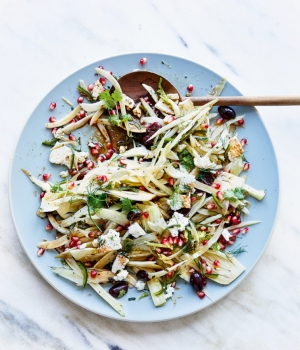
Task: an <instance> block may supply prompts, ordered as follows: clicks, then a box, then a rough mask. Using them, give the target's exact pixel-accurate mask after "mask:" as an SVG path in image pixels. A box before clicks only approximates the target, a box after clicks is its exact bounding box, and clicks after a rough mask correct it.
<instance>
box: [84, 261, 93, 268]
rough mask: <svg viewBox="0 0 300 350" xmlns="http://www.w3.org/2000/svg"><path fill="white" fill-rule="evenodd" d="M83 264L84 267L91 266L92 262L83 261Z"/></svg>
mask: <svg viewBox="0 0 300 350" xmlns="http://www.w3.org/2000/svg"><path fill="white" fill-rule="evenodd" d="M84 265H85V267H92V266H93V264H92V263H91V262H89V261H88V262H85V263H84Z"/></svg>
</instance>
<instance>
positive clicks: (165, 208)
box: [22, 68, 265, 316]
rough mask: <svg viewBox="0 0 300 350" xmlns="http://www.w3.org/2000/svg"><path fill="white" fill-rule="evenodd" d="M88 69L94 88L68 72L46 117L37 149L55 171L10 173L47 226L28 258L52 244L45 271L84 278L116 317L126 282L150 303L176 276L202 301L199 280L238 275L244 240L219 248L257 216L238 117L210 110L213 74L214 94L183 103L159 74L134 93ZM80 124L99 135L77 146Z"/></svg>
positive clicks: (166, 292) (169, 291) (81, 282)
mask: <svg viewBox="0 0 300 350" xmlns="http://www.w3.org/2000/svg"><path fill="white" fill-rule="evenodd" d="M96 72H97V74H98V75H99V79H98V80H97V81H96V82H95V84H89V85H88V86H86V84H85V83H84V81H82V80H80V82H79V85H78V91H79V93H80V97H78V100H77V101H78V105H77V106H76V107H74V106H73V105H72V103H71V102H69V101H68V100H67V99H65V98H63V99H64V101H65V102H66V103H67V104H70V106H71V107H72V110H71V112H70V113H69V114H67V115H66V116H64V117H63V118H62V119H60V120H56V118H54V117H51V118H50V119H49V123H47V124H46V128H48V129H50V130H51V132H52V134H53V137H52V139H51V140H45V141H44V142H43V145H44V146H49V147H51V150H50V153H49V161H50V162H51V163H53V164H57V165H58V166H62V167H63V169H62V171H61V173H60V176H61V179H60V180H59V181H57V182H51V181H50V177H51V175H50V174H43V175H42V177H43V179H39V178H38V177H34V176H33V175H31V174H30V173H29V171H27V170H25V169H22V170H23V171H24V173H25V174H26V175H27V176H28V177H29V179H30V180H31V181H32V182H33V183H34V184H36V185H37V186H38V187H40V188H41V191H42V192H41V194H40V198H41V203H40V206H39V208H38V209H37V215H38V216H39V217H41V218H47V219H48V220H49V224H48V225H47V226H46V229H47V230H49V231H52V230H53V232H55V237H53V240H52V241H42V242H40V243H39V244H38V248H39V250H38V255H39V256H42V255H43V254H44V252H45V250H48V249H55V250H56V251H57V255H56V258H57V259H60V260H61V262H62V265H61V266H59V267H57V266H56V267H52V270H53V272H54V273H56V274H57V275H59V276H61V277H63V278H66V279H68V280H70V281H72V282H74V283H75V284H76V286H77V287H80V288H85V287H86V286H87V285H89V286H90V287H92V288H93V289H94V290H95V291H96V293H98V294H99V295H100V297H101V298H103V299H104V300H105V301H106V302H107V303H109V304H110V305H111V306H112V307H113V308H114V309H115V310H116V311H117V312H118V313H119V314H120V315H121V316H124V315H125V314H124V310H123V305H122V303H121V302H120V300H122V299H120V298H122V297H123V296H124V295H126V294H127V292H128V290H129V288H136V289H137V290H138V291H140V294H141V295H140V299H141V298H143V297H145V296H148V295H151V297H152V300H153V303H154V305H155V306H156V307H158V306H163V305H164V304H165V303H166V302H172V301H169V300H168V299H172V300H173V302H175V298H176V296H175V293H174V292H175V289H176V281H177V279H183V280H185V281H186V282H188V283H190V284H191V288H194V289H195V292H196V293H197V294H198V296H199V298H200V299H202V298H204V297H205V296H206V297H209V288H208V287H209V284H208V286H207V283H208V280H211V281H213V282H209V283H219V284H223V285H226V284H230V283H231V282H232V281H234V280H235V279H236V278H237V277H238V276H239V275H240V274H241V273H242V272H243V271H244V267H243V266H242V264H241V263H239V262H238V260H237V258H236V257H235V256H236V255H237V254H239V253H242V252H244V251H245V248H244V247H243V246H241V245H237V246H236V247H235V248H234V249H231V250H228V247H230V246H231V245H233V244H234V243H235V241H236V237H237V236H238V235H239V234H246V233H247V232H248V227H249V226H250V225H253V224H257V223H258V221H247V220H246V216H247V214H248V213H249V201H248V196H253V197H254V198H256V199H257V200H262V199H263V197H264V196H265V191H262V190H257V189H254V188H252V187H251V186H250V185H248V184H246V175H245V174H246V171H247V170H248V169H249V163H248V162H247V160H246V159H245V157H244V147H245V146H246V144H247V140H246V139H242V140H239V139H238V128H240V127H243V125H244V116H243V115H241V116H237V115H236V113H235V111H234V110H233V109H232V108H230V107H219V108H218V112H212V108H213V106H214V104H215V103H216V101H217V96H218V95H219V94H220V93H221V91H222V89H223V87H224V85H225V83H226V82H225V81H224V80H222V81H221V82H220V84H218V85H217V86H216V87H214V89H213V91H212V94H213V95H214V96H215V97H216V99H215V100H214V101H212V102H210V103H207V104H206V105H203V106H200V107H195V106H194V105H193V103H192V101H191V100H190V99H188V98H187V99H186V100H184V101H183V102H181V101H180V99H179V95H178V94H166V93H165V91H164V90H163V88H162V81H163V78H161V80H160V81H159V83H158V88H157V89H154V88H153V87H151V86H148V85H145V84H143V86H144V88H145V94H144V96H143V97H141V98H140V99H139V100H138V101H134V100H133V99H131V98H130V96H126V95H125V94H123V92H122V89H121V87H120V85H119V83H118V81H117V79H116V78H115V77H114V76H113V75H112V74H111V72H109V71H106V70H104V69H102V68H96ZM108 82H109V83H110V84H111V85H112V88H111V89H109V88H108V87H107V84H108ZM192 90H193V87H192V85H189V86H188V94H191V92H192ZM55 108H56V104H55V103H54V102H52V103H51V104H50V109H51V110H54V109H55ZM89 125H90V127H91V128H92V127H96V128H97V131H98V132H99V133H100V134H101V140H102V141H101V142H100V141H95V140H93V141H92V142H89V143H88V144H87V145H83V144H82V142H81V140H80V138H78V137H76V136H75V134H73V132H76V130H77V129H80V128H82V127H87V126H89ZM95 130H96V129H95ZM116 135H121V138H120V137H119V140H117V139H116V137H115V136H116ZM103 140H105V142H103ZM242 218H243V221H242ZM103 284H104V285H105V286H106V285H107V286H108V290H107V288H103V286H102V285H103ZM186 288H188V286H186ZM130 299H131V298H129V300H130Z"/></svg>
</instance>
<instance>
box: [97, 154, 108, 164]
mask: <svg viewBox="0 0 300 350" xmlns="http://www.w3.org/2000/svg"><path fill="white" fill-rule="evenodd" d="M105 159H106V157H105V155H104V154H101V155H100V157H99V158H98V161H99V162H101V163H103V162H104V161H105Z"/></svg>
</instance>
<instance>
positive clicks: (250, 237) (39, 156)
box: [10, 53, 279, 322]
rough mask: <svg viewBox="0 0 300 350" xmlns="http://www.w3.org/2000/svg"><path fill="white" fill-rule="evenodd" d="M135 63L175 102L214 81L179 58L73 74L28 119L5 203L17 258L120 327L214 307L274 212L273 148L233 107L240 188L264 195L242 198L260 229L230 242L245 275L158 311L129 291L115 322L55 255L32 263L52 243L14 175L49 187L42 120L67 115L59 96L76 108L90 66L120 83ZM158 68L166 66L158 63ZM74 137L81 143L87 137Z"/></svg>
mask: <svg viewBox="0 0 300 350" xmlns="http://www.w3.org/2000/svg"><path fill="white" fill-rule="evenodd" d="M141 57H147V63H146V65H145V66H143V69H148V70H150V71H153V72H155V73H158V74H161V75H162V76H164V77H166V79H168V80H169V81H170V82H172V83H173V84H174V85H175V86H176V87H177V89H178V90H179V92H180V93H181V94H182V95H183V96H184V95H185V93H186V87H187V85H188V84H190V83H193V84H194V87H195V88H194V91H193V95H194V96H201V95H206V94H207V93H208V92H209V91H210V90H211V87H212V86H214V85H215V84H217V83H218V82H219V80H220V78H221V77H220V76H219V75H218V74H216V73H214V72H212V71H211V70H209V69H207V68H205V67H203V66H201V65H200V64H198V63H195V62H191V61H188V60H186V59H182V58H179V57H173V56H167V55H160V54H149V53H148V54H145V53H142V54H141V53H135V54H126V55H121V56H116V57H111V58H106V59H103V60H101V61H99V62H96V63H94V64H91V65H89V66H87V67H84V68H82V69H80V70H79V71H77V72H75V73H74V74H72V75H71V76H69V77H68V78H66V79H65V80H63V81H62V82H61V83H59V84H58V85H57V86H56V87H55V88H54V89H53V90H52V91H50V92H49V94H47V96H46V97H45V98H44V99H43V100H42V101H41V102H40V103H39V104H38V106H37V107H36V109H35V110H34V112H33V113H32V114H31V116H30V118H29V119H28V122H27V123H26V125H25V127H24V130H23V132H22V134H21V136H20V139H19V141H18V144H17V147H16V151H15V155H14V159H13V163H12V167H11V175H10V200H11V209H12V214H13V218H14V222H15V226H16V229H17V232H18V235H19V238H20V241H21V244H22V245H23V247H24V250H25V253H26V254H27V256H28V258H29V259H30V261H31V262H32V263H33V265H34V266H35V268H36V269H37V270H38V271H39V272H40V274H41V275H42V276H43V277H44V278H45V279H46V280H47V281H48V282H49V284H51V286H53V287H54V288H55V289H56V290H57V291H59V292H60V293H61V294H63V295H64V296H65V297H66V298H68V299H70V300H71V301H73V302H74V303H76V304H78V305H80V306H82V307H83V308H85V309H88V310H90V311H92V312H95V313H97V314H99V315H103V316H107V317H110V318H115V319H119V320H125V321H139V322H153V321H163V320H169V319H173V318H178V317H181V316H186V315H189V314H192V313H194V312H197V311H200V310H202V309H204V308H206V307H208V306H210V305H212V304H213V303H214V302H216V301H219V300H220V299H221V298H223V297H224V296H225V295H227V294H228V293H229V292H231V291H232V290H233V289H234V288H235V287H236V286H237V285H238V284H239V283H240V282H241V281H242V280H243V279H244V278H245V277H246V276H247V274H248V273H249V272H250V270H251V269H252V268H253V267H254V265H255V264H256V262H257V261H258V259H259V257H260V256H261V254H262V252H263V251H264V249H265V247H266V245H267V243H268V240H269V238H270V236H271V232H272V228H273V225H274V222H275V217H276V211H277V205H278V196H279V179H278V169H277V162H276V157H275V154H274V149H273V146H272V143H271V140H270V138H269V135H268V133H267V130H266V129H265V127H264V125H263V123H262V121H261V119H260V117H259V115H258V113H257V111H256V110H255V109H254V108H250V107H237V108H235V110H236V113H237V114H238V115H240V114H246V117H245V129H242V128H240V129H239V138H240V139H241V138H243V137H246V138H247V140H248V143H249V146H247V147H246V153H245V156H246V158H247V160H248V161H249V162H250V163H251V168H250V170H249V171H248V179H247V183H248V184H249V185H251V186H253V187H255V188H257V189H266V190H267V195H266V197H265V198H264V200H263V202H258V201H256V200H254V199H252V198H251V199H250V201H251V208H250V210H251V214H250V215H249V217H248V218H247V220H261V223H260V224H258V225H255V226H251V227H250V229H249V232H248V233H247V234H246V235H244V236H243V237H242V238H241V239H238V240H237V241H238V243H241V244H242V245H246V246H247V251H248V253H244V254H242V255H240V256H239V257H238V259H239V261H240V262H241V263H242V264H243V265H244V266H245V268H246V271H245V272H244V273H243V274H242V275H241V276H240V277H239V278H238V279H236V280H235V281H234V282H233V283H231V284H230V285H228V286H221V285H218V284H216V283H214V282H211V281H209V282H208V285H207V290H208V292H209V295H210V296H211V298H212V300H210V299H209V298H208V297H205V298H204V299H202V300H200V299H199V298H198V296H197V295H196V293H195V292H194V291H193V289H192V288H191V287H190V285H187V284H185V283H183V282H179V283H178V287H179V288H180V289H179V290H178V291H176V293H175V294H176V295H177V296H181V298H179V299H177V303H176V306H174V305H173V303H172V301H171V300H168V302H167V304H166V305H165V306H163V307H160V308H155V306H154V305H153V303H152V300H151V298H150V297H147V298H144V299H142V300H140V301H138V296H139V295H140V294H138V293H137V292H136V291H135V290H130V291H129V293H128V294H127V295H126V297H123V298H122V299H121V301H122V303H123V305H124V310H125V315H126V316H125V317H124V318H123V317H121V316H119V315H118V313H117V312H116V311H114V310H113V309H112V308H111V307H110V306H109V305H108V304H107V303H106V302H104V301H103V300H102V299H101V298H100V297H99V296H98V295H96V294H95V293H94V291H93V290H92V289H91V288H90V287H87V288H85V289H82V288H79V287H76V286H75V285H74V284H73V283H72V282H69V281H67V280H65V279H63V278H61V277H59V276H57V275H56V274H54V273H53V272H52V271H51V269H50V268H49V266H59V265H60V261H57V260H55V259H54V256H55V255H56V253H55V252H54V251H53V252H51V251H50V252H49V251H47V252H45V254H44V255H43V256H42V257H38V256H37V243H38V242H40V241H41V240H43V239H47V240H52V239H53V235H54V234H53V233H51V232H46V231H45V226H46V224H47V223H46V220H42V219H40V218H39V217H37V216H36V214H35V212H36V210H37V208H38V206H39V202H40V199H39V193H40V191H39V189H38V188H37V187H36V186H35V185H34V184H33V183H31V182H30V181H29V180H28V179H27V178H26V177H25V175H24V174H23V173H22V171H21V168H25V169H27V170H28V171H30V172H31V173H32V174H33V175H35V176H38V175H39V174H42V173H45V172H49V173H51V174H52V177H51V180H52V181H56V180H58V178H59V176H58V174H59V172H60V171H61V168H60V167H56V166H53V165H51V164H50V163H49V161H48V155H49V148H48V147H45V146H42V144H41V143H42V141H43V140H45V139H50V138H51V134H50V132H49V130H47V129H46V128H45V123H46V122H47V121H48V118H49V117H50V116H51V115H56V116H57V117H58V118H59V117H61V116H62V115H64V114H66V113H67V112H69V111H70V106H68V105H67V104H66V103H64V102H63V101H62V99H61V97H62V96H64V97H66V98H67V99H68V100H70V101H71V102H72V103H74V104H75V105H76V103H77V102H76V100H77V97H78V93H77V90H76V87H77V85H78V81H79V79H83V80H84V81H85V82H86V83H87V84H88V83H94V81H95V80H96V77H95V76H94V73H95V70H94V68H95V67H98V66H100V65H101V66H104V67H105V69H107V70H111V71H113V72H114V75H116V76H120V75H123V74H125V73H128V72H130V71H132V70H134V69H140V68H141V66H140V64H139V60H140V58H141ZM162 61H163V62H165V63H167V64H168V65H166V64H163V63H162ZM223 95H241V94H240V92H239V91H238V90H237V89H236V88H235V87H234V86H232V85H231V84H230V83H227V85H226V87H225V89H224V91H223ZM52 101H56V103H57V108H56V109H55V111H54V113H53V112H50V111H49V104H50V102H52ZM81 132H82V131H81ZM76 135H78V132H77V133H76ZM82 136H84V137H86V136H87V135H82ZM238 243H236V244H238ZM129 297H136V300H135V301H128V298H129Z"/></svg>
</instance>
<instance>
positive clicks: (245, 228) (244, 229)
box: [242, 227, 249, 235]
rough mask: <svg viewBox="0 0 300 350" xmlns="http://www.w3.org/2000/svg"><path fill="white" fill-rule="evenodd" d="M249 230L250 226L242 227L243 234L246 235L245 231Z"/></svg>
mask: <svg viewBox="0 0 300 350" xmlns="http://www.w3.org/2000/svg"><path fill="white" fill-rule="evenodd" d="M248 231H249V228H248V227H244V228H243V229H242V234H243V235H244V234H245V233H247V232H248Z"/></svg>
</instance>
